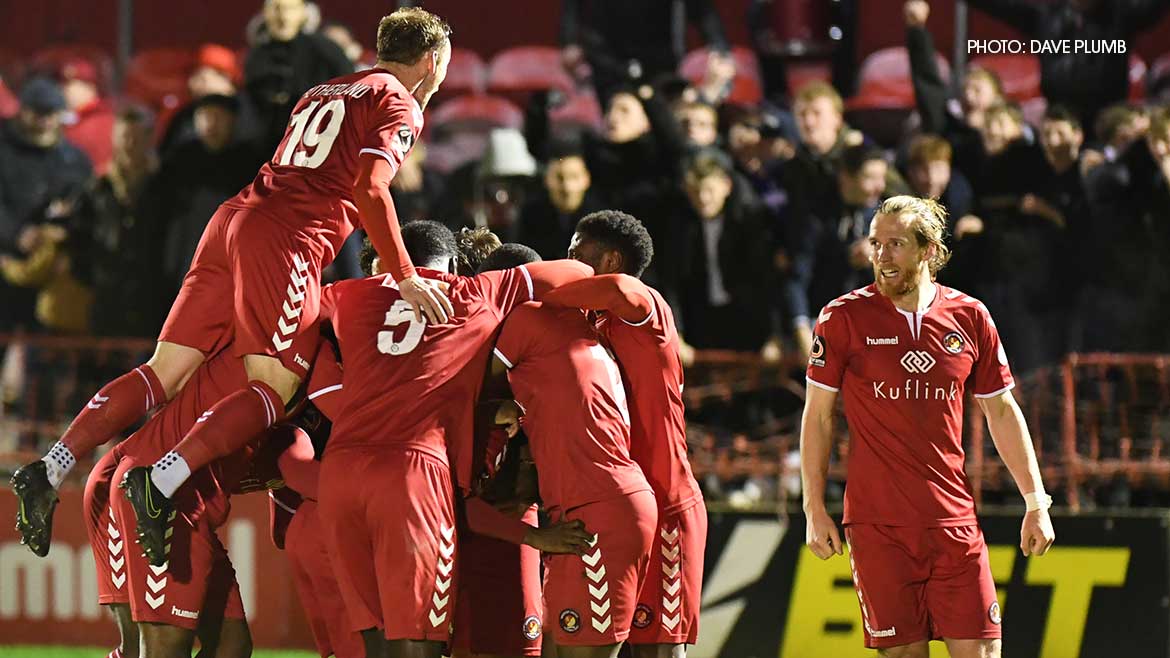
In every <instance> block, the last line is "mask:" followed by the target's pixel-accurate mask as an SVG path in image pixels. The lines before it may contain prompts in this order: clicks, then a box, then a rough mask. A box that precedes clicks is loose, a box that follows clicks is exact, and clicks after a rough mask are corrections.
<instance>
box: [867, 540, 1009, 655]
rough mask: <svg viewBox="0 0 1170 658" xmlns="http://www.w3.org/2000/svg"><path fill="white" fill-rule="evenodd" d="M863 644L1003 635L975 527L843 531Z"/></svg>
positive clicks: (876, 645)
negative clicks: (855, 593) (851, 570)
mask: <svg viewBox="0 0 1170 658" xmlns="http://www.w3.org/2000/svg"><path fill="white" fill-rule="evenodd" d="M845 538H846V541H847V542H848V543H849V560H850V565H851V566H852V568H853V584H854V586H855V587H856V589H857V599H858V601H859V602H860V604H861V619H862V622H863V625H864V626H865V646H866V647H868V648H870V649H879V648H888V647H895V646H900V645H903V644H910V643H913V642H920V641H923V640H940V639H943V638H949V639H953V640H977V639H993V638H998V637H1000V636H1001V635H1002V631H1001V629H1000V614H999V603H998V602H997V601H996V597H995V581H994V580H992V577H991V567H990V565H989V563H988V561H987V544H986V543H984V541H983V531H981V530H980V529H979V526H977V525H969V526H958V527H952V528H909V527H896V526H878V525H864V524H861V525H850V526H848V527H847V528H846V529H845Z"/></svg>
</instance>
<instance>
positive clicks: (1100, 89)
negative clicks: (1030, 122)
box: [970, 0, 1170, 126]
mask: <svg viewBox="0 0 1170 658" xmlns="http://www.w3.org/2000/svg"><path fill="white" fill-rule="evenodd" d="M970 5H971V6H972V7H974V8H975V9H979V10H982V11H984V12H987V13H988V14H990V15H991V16H993V17H995V18H998V19H999V20H1001V21H1003V22H1005V23H1007V24H1008V25H1010V26H1012V27H1014V28H1016V29H1017V30H1019V31H1020V32H1022V33H1023V34H1024V35H1025V36H1027V37H1031V38H1034V39H1051V40H1053V41H1055V42H1058V43H1059V42H1062V41H1071V40H1073V39H1081V40H1084V42H1085V43H1089V44H1105V43H1113V42H1117V41H1120V42H1122V43H1125V42H1130V41H1132V37H1133V36H1135V35H1137V34H1138V33H1139V32H1142V31H1144V30H1148V29H1149V28H1151V27H1153V26H1154V25H1156V24H1157V22H1158V21H1159V20H1160V19H1161V18H1162V15H1163V14H1164V13H1165V12H1166V9H1167V8H1168V7H1170V5H1168V4H1167V3H1165V2H1162V1H1161V0H1124V1H1122V0H1111V1H1108V2H1106V1H1105V0H1060V1H1059V2H1051V3H1035V2H1030V1H1028V0H971V2H970ZM1126 50H1127V49H1126ZM1039 57H1040V89H1041V91H1042V92H1043V93H1044V97H1045V98H1047V99H1048V102H1049V103H1052V104H1055V105H1064V106H1066V107H1068V108H1069V109H1071V110H1072V111H1073V112H1074V113H1075V114H1076V115H1077V117H1078V118H1079V119H1080V121H1081V125H1084V126H1091V125H1093V122H1094V121H1095V120H1096V117H1097V114H1098V113H1099V112H1100V111H1101V110H1102V109H1104V108H1105V107H1107V106H1109V105H1111V104H1113V103H1117V102H1119V101H1122V100H1125V98H1126V97H1127V96H1128V95H1129V55H1128V54H1127V53H1126V52H1124V50H1123V51H1121V52H1118V51H1116V50H1114V51H1112V52H1098V51H1097V50H1096V49H1094V48H1086V49H1073V50H1072V51H1070V52H1059V51H1054V52H1047V51H1042V52H1041V53H1039Z"/></svg>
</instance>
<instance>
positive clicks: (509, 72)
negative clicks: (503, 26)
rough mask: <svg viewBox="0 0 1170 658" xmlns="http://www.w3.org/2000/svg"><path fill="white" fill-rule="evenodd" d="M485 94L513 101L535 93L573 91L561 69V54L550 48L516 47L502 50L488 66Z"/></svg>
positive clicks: (570, 78) (571, 82) (568, 78)
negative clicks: (553, 90)
mask: <svg viewBox="0 0 1170 658" xmlns="http://www.w3.org/2000/svg"><path fill="white" fill-rule="evenodd" d="M487 82H488V92H490V93H492V94H500V95H504V96H507V97H509V98H511V99H513V100H520V99H521V98H522V97H524V96H527V95H528V94H530V93H532V92H535V91H544V90H547V89H559V90H561V91H562V92H564V93H566V94H569V93H572V91H573V86H574V85H573V78H572V77H571V76H570V75H569V74H568V73H567V72H566V71H565V69H564V67H563V66H561V51H559V50H557V49H556V48H552V47H549V46H517V47H515V48H508V49H506V50H502V51H500V52H499V53H497V54H496V56H495V57H493V58H492V62H491V64H489V65H488V75H487Z"/></svg>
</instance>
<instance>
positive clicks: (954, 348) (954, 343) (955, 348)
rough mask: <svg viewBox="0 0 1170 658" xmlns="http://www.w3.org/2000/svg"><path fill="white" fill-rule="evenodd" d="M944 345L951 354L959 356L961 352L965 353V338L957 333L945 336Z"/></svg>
mask: <svg viewBox="0 0 1170 658" xmlns="http://www.w3.org/2000/svg"><path fill="white" fill-rule="evenodd" d="M942 344H943V349H945V350H946V351H948V352H950V353H951V354H958V353H959V352H962V351H963V337H962V336H960V335H959V333H958V332H956V331H952V332H951V333H949V334H947V335H945V336H943V339H942Z"/></svg>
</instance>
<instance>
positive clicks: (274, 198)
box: [13, 8, 451, 559]
mask: <svg viewBox="0 0 1170 658" xmlns="http://www.w3.org/2000/svg"><path fill="white" fill-rule="evenodd" d="M449 35H450V28H449V27H448V26H447V24H446V23H445V22H444V21H443V20H442V19H440V18H439V17H437V16H435V15H433V14H431V13H428V12H426V11H424V10H422V9H418V8H408V9H400V10H398V11H396V12H394V13H392V14H390V15H389V16H386V17H385V18H383V19H382V21H381V23H380V24H379V26H378V38H377V41H378V63H377V65H376V66H375V67H374V68H373V69H369V70H366V71H359V72H357V73H353V74H350V75H347V76H343V77H340V78H336V79H334V80H330V81H328V82H326V83H324V84H320V85H317V86H315V87H313V88H312V89H309V90H308V91H307V92H305V94H304V96H302V97H301V99H300V101H299V102H298V103H297V105H296V107H295V108H294V110H293V114H292V116H291V118H290V121H289V127H288V132H287V134H286V135H285V138H284V140H283V141H282V142H281V144H280V145H279V146H278V147H277V150H276V153H275V154H274V155H273V157H272V159H271V160H270V161H269V162H267V163H266V164H265V165H264V166H263V167H261V169H260V172H259V173H258V174H257V176H256V179H255V180H254V181H253V182H252V184H251V185H249V186H248V187H246V188H244V189H243V190H242V191H241V192H240V193H239V194H237V195H236V196H235V197H233V198H232V199H229V200H228V201H226V202H225V203H224V204H223V205H222V206H220V208H219V210H217V211H216V213H215V215H213V216H212V218H211V220H210V222H209V223H208V226H207V228H206V229H205V231H204V234H203V237H202V239H201V240H200V243H199V247H198V249H197V250H196V252H195V257H194V260H193V262H192V264H191V269H190V270H189V272H188V273H187V276H186V278H185V279H184V281H183V287H182V289H181V290H180V292H179V295H178V298H177V299H176V300H175V303H174V305H173V306H172V308H171V312H170V314H169V316H168V317H167V321H166V323H165V325H164V326H163V329H162V332H161V333H160V335H159V342H158V345H157V347H156V349H155V353H154V356H152V357H151V359H150V360H149V361H148V362H147V363H146V364H143V365H141V366H139V367H137V368H135V369H134V370H133V371H131V372H129V373H127V374H125V375H123V376H122V377H119V378H118V379H116V380H114V381H113V382H111V383H109V384H107V385H106V386H105V387H103V388H102V389H101V390H100V391H98V393H97V394H95V395H94V397H93V398H92V399H91V400H90V401H89V402H88V403H87V404H86V407H85V408H84V409H82V410H81V413H79V414H78V416H77V417H76V418H75V419H74V421H73V423H72V424H71V425H70V426H69V428H68V429H67V430H66V432H65V434H64V435H63V436H62V437H61V440H60V441H58V442H57V443H56V444H54V446H53V447H52V449H50V451H49V453H48V454H47V455H46V456H45V457H44V458H43V459H42V460H41V461H38V462H34V463H32V464H29V465H27V466H26V467H24V468H22V469H21V470H20V471H18V472H17V473H16V474H15V475H14V476H13V485H14V489H15V491H16V494H17V496H18V497H19V498H20V506H19V512H18V519H17V521H18V528H19V530H20V532H21V535H22V539H23V541H24V542H25V543H26V544H28V545H29V547H30V548H31V549H32V550H33V552H34V553H36V554H37V555H41V556H44V555H45V554H47V552H48V550H49V542H50V533H51V524H52V513H53V509H54V506H55V505H56V501H57V496H56V491H55V488H56V486H57V485H58V484H59V483H60V482H61V480H62V479H63V478H64V477H65V475H66V474H67V473H68V471H69V469H70V468H72V466H73V465H74V464H75V463H76V459H77V458H78V457H80V456H83V455H88V454H89V453H90V452H92V450H93V449H94V448H96V447H97V446H99V445H101V444H103V443H105V442H106V441H108V440H109V439H110V438H112V437H113V436H115V435H116V434H117V433H119V432H121V431H122V430H124V429H125V428H127V427H128V426H130V425H131V424H132V423H134V422H135V421H137V420H138V419H139V418H141V417H142V415H143V414H144V413H146V412H149V411H150V410H151V409H153V408H155V407H157V406H159V405H161V404H164V403H165V402H166V401H167V400H170V399H171V398H173V397H174V396H175V394H176V393H177V392H178V391H179V390H180V389H181V388H182V387H183V386H184V385H185V384H186V382H187V381H188V380H189V379H190V378H191V376H192V374H193V373H194V372H195V371H196V369H197V368H198V367H199V364H201V363H203V361H204V360H205V359H207V358H208V357H209V356H210V355H212V354H214V353H216V352H217V351H219V350H220V349H222V348H224V347H225V346H226V345H228V343H229V342H230V343H231V350H232V353H233V354H234V355H235V356H237V357H242V358H243V359H244V367H245V369H246V371H247V379H246V380H245V381H244V382H243V385H241V386H240V387H239V388H238V389H237V390H234V391H228V394H227V395H226V396H225V397H224V398H223V399H222V400H219V401H217V402H216V403H215V405H214V406H213V407H212V408H211V409H210V411H211V412H212V413H211V415H209V416H208V417H207V419H206V421H205V422H203V423H200V424H199V425H198V426H197V427H196V428H195V429H194V430H193V431H192V435H191V437H190V440H189V441H186V442H184V443H182V444H180V446H178V447H177V448H176V450H175V451H173V452H171V453H168V454H167V455H165V456H163V458H160V459H159V460H158V461H157V462H156V463H155V464H154V466H153V468H150V466H151V465H149V464H143V465H142V467H143V470H141V471H136V472H135V473H134V474H132V476H131V486H132V487H134V488H137V489H140V490H141V491H142V496H145V491H147V490H149V489H151V488H155V489H154V491H153V492H152V494H151V497H152V500H153V501H154V502H155V503H157V504H158V505H159V506H160V507H161V508H162V509H163V513H162V514H160V515H158V516H156V517H151V516H149V515H146V516H140V517H139V519H138V520H139V524H140V531H141V533H142V534H143V539H144V548H145V549H146V550H147V551H148V553H150V554H151V555H152V557H153V558H155V559H158V558H159V557H160V556H159V555H158V553H159V552H160V550H161V549H160V547H161V545H162V541H163V539H162V537H163V535H164V534H165V532H166V524H165V521H163V519H165V518H167V517H168V516H169V497H170V496H171V495H172V494H174V492H175V490H176V489H178V487H179V485H181V484H182V483H183V482H184V481H185V480H186V478H187V477H188V476H189V475H190V473H191V472H193V471H195V470H198V469H199V468H200V467H201V466H203V465H205V464H207V463H210V462H211V461H212V460H214V459H215V458H217V457H222V456H225V455H227V454H230V453H231V452H232V446H231V441H232V440H233V439H235V438H236V437H240V436H243V437H247V438H250V437H253V436H255V435H257V434H258V433H259V432H260V431H262V430H263V429H264V428H266V427H269V426H271V425H273V424H274V423H276V422H277V421H279V420H280V419H281V418H282V417H283V415H284V408H285V405H286V404H287V403H288V402H289V400H290V399H291V397H292V395H293V393H294V392H295V391H296V390H297V388H298V385H299V383H300V381H301V379H302V378H303V377H304V376H305V372H306V370H307V368H308V358H309V356H310V355H306V354H304V353H301V352H299V351H297V350H296V349H294V347H293V343H294V340H295V339H296V337H297V336H298V335H299V334H301V333H303V332H304V331H306V330H309V329H310V328H311V327H313V325H314V323H315V321H316V318H317V314H318V310H319V304H320V276H321V269H322V268H323V267H324V266H325V265H328V264H329V263H330V262H331V261H332V260H333V257H334V255H335V254H336V253H337V250H338V249H339V248H340V247H341V244H342V243H343V242H344V241H345V239H346V238H347V237H348V236H349V234H350V233H351V232H352V231H353V230H354V228H355V227H356V226H358V225H361V226H363V227H364V228H365V229H366V232H367V234H368V235H369V237H370V239H371V241H372V242H373V244H374V245H375V246H376V247H377V249H378V251H379V253H380V254H381V255H382V257H383V259H384V262H385V265H386V269H387V271H388V272H389V273H390V275H391V276H392V277H393V278H394V280H395V281H396V282H397V285H398V290H399V294H400V295H401V297H402V299H403V300H404V302H405V303H406V304H408V305H409V307H410V308H412V309H414V310H413V312H414V313H415V315H416V319H421V318H422V317H423V315H424V314H425V315H426V316H427V317H428V318H429V319H431V320H432V321H438V320H444V319H446V317H447V315H448V313H449V312H450V310H451V306H450V302H449V301H448V300H447V299H446V298H445V297H444V296H443V294H442V291H441V290H440V286H438V285H437V284H436V283H434V282H432V281H429V280H427V279H424V278H422V277H419V276H418V275H417V274H416V273H415V271H414V268H413V266H412V265H411V263H410V260H409V258H408V257H407V255H406V254H405V251H404V249H403V247H402V244H401V236H400V232H399V228H398V220H397V217H396V215H395V212H394V205H393V202H392V200H391V197H390V192H389V183H390V180H391V179H392V178H393V177H394V175H395V173H396V172H397V170H398V168H399V167H400V166H401V164H402V162H403V160H404V159H405V158H406V156H407V155H408V154H409V152H410V150H411V148H412V147H413V145H414V143H415V140H417V138H418V135H419V133H420V131H421V130H422V123H423V119H422V110H423V108H425V107H426V104H427V102H428V101H429V99H430V97H431V95H432V94H433V93H434V92H435V91H436V90H437V89H438V87H439V85H440V84H441V83H442V82H443V79H444V77H445V76H446V72H447V64H448V61H449V60H450V55H451V44H450V39H449ZM314 331H315V329H314Z"/></svg>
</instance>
